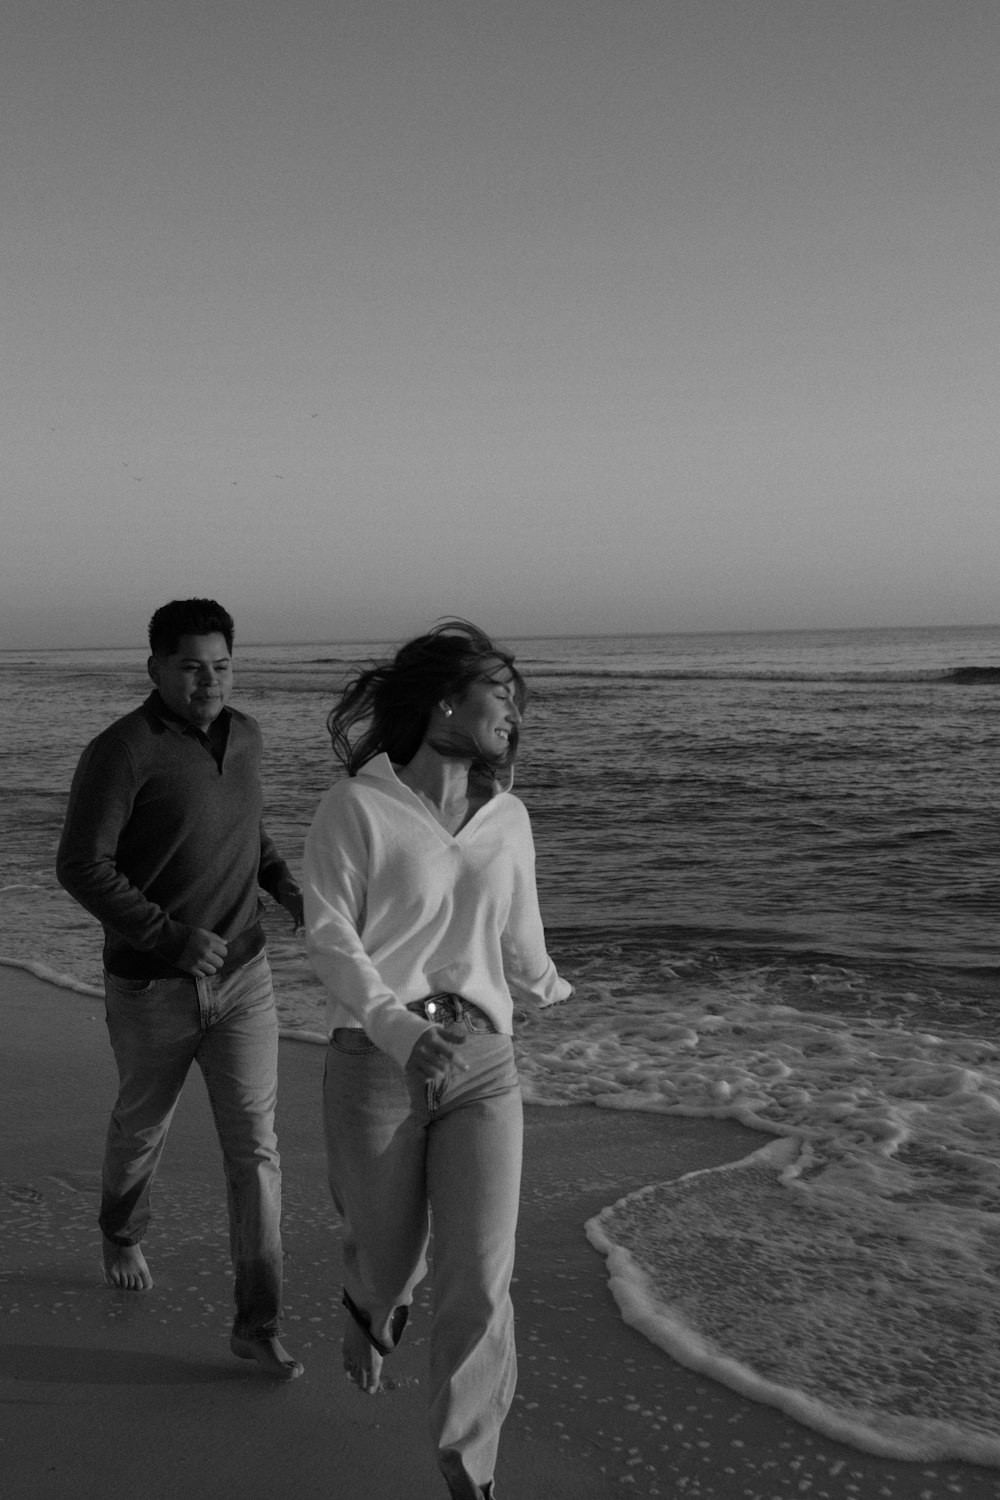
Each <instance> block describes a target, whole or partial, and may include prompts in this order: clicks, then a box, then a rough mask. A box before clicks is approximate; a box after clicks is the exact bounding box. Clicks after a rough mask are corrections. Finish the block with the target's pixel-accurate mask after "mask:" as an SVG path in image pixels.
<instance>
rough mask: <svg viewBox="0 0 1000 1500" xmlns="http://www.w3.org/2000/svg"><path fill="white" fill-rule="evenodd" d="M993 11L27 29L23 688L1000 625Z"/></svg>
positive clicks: (155, 4)
mask: <svg viewBox="0 0 1000 1500" xmlns="http://www.w3.org/2000/svg"><path fill="white" fill-rule="evenodd" d="M998 57H1000V6H998V5H997V4H996V3H995V0H940V3H929V0H678V3H675V0H210V3H206V0H6V4H5V6H4V7H3V16H2V19H0V122H2V139H3V143H4V144H3V151H2V153H0V202H2V204H3V209H2V214H0V320H2V321H0V441H2V450H3V477H2V483H3V491H4V520H3V546H2V548H0V645H3V646H6V647H17V648H22V647H40V646H67V645H80V646H84V645H87V646H89V645H118V644H130V643H133V642H139V643H140V644H141V642H142V640H143V635H144V629H145V623H146V621H147V620H148V617H149V615H150V613H151V612H152V610H153V609H154V608H155V607H156V606H157V605H158V604H161V603H163V602H164V601H165V600H167V599H170V598H177V597H190V596H193V595H202V596H204V595H208V596H211V597H215V598H218V599H220V600H221V601H222V602H223V603H224V604H225V605H226V606H227V608H229V610H230V611H231V612H232V613H233V614H234V616H235V617H236V624H237V635H238V637H240V638H242V639H243V640H244V641H295V640H303V641H305V640H309V641H336V640H352V639H353V640H358V639H367V638H372V637H376V638H378V639H396V638H400V637H402V636H405V635H407V634H412V633H415V632H417V631H419V630H422V629H424V628H426V627H427V626H428V625H429V624H431V623H432V622H433V621H434V620H436V619H439V618H441V617H442V616H445V615H452V614H458V615H462V616H465V617H468V618H472V619H474V620H475V621H477V622H478V623H480V624H482V625H483V626H484V627H485V628H486V629H488V630H493V631H496V632H497V633H498V634H500V635H505V636H516V635H540V634H558V635H564V634H575V633H581V632H585V633H600V632H616V633H617V632H640V633H641V632H648V631H675V630H678V631H683V630H692V631H695V630H737V629H738V630H755V629H784V628H790V629H798V628H832V627H852V626H879V625H901V626H905V625H945V624H987V623H991V622H995V621H996V620H998V619H1000V603H998V600H997V581H998V577H1000V525H998V506H997V493H998V485H1000V401H998V395H1000V389H998V386H1000V274H998V263H997V247H998V245H1000V193H998V188H997V180H998V179H997V163H998V161H1000V69H998V68H997V58H998Z"/></svg>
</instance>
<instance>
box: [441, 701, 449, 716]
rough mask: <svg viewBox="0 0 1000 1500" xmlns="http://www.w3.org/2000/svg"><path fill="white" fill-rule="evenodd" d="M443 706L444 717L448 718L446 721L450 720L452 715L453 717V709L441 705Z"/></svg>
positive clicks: (444, 704)
mask: <svg viewBox="0 0 1000 1500" xmlns="http://www.w3.org/2000/svg"><path fill="white" fill-rule="evenodd" d="M441 706H442V708H443V709H444V716H445V718H446V719H450V718H451V715H452V710H451V708H450V707H449V706H448V704H447V703H443V704H442V705H441Z"/></svg>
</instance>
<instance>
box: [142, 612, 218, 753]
mask: <svg viewBox="0 0 1000 1500" xmlns="http://www.w3.org/2000/svg"><path fill="white" fill-rule="evenodd" d="M148 667H149V675H150V677H151V678H152V679H153V681H154V682H155V683H156V686H157V689H158V691H159V694H160V697H161V698H162V699H163V701H164V703H165V704H166V705H167V707H168V708H169V709H170V710H171V711H172V712H173V713H175V714H176V715H177V716H178V718H181V719H186V720H187V722H188V723H189V724H194V725H196V726H197V727H198V728H199V729H207V728H208V726H209V724H211V722H212V720H213V719H217V718H218V717H219V714H220V713H221V712H222V709H223V707H224V705H225V702H226V699H227V698H228V697H229V693H230V689H231V688H232V685H233V662H232V658H231V656H230V655H229V647H228V646H227V645H226V638H225V636H224V635H221V634H219V633H218V632H216V633H214V634H212V635H182V636H181V638H180V640H179V641H178V642H177V650H176V651H175V652H174V653H173V655H172V656H151V657H150V658H149V662H148Z"/></svg>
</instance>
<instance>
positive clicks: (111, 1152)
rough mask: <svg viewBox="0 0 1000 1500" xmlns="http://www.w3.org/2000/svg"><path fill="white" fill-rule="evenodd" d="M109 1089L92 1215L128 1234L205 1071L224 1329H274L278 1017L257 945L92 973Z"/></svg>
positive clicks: (114, 1232) (138, 1226)
mask: <svg viewBox="0 0 1000 1500" xmlns="http://www.w3.org/2000/svg"><path fill="white" fill-rule="evenodd" d="M104 992H105V1000H106V1011H107V1022H108V1033H109V1035H110V1037H111V1046H112V1048H113V1050H114V1054H115V1061H116V1062H117V1064H118V1077H119V1093H118V1101H117V1103H116V1104H115V1107H114V1110H113V1112H112V1115H111V1122H110V1124H109V1126H108V1135H107V1141H106V1144H105V1153H104V1176H103V1192H102V1197H101V1213H100V1220H99V1222H100V1226H101V1232H102V1233H103V1234H104V1236H105V1237H106V1238H107V1239H109V1240H113V1241H114V1242H115V1244H118V1245H135V1244H138V1243H139V1241H140V1240H141V1239H142V1238H143V1236H144V1234H145V1232H146V1228H147V1226H148V1224H149V1219H150V1207H149V1200H150V1191H151V1189H152V1185H153V1176H154V1174H155V1172H156V1168H157V1164H158V1163H159V1160H160V1155H161V1153H162V1151H163V1145H164V1142H165V1141H166V1138H167V1130H168V1129H169V1126H170V1121H171V1120H172V1118H173V1114H174V1110H175V1108H176V1106H177V1100H178V1099H179V1097H180V1092H181V1089H182V1087H183V1085H184V1080H185V1078H186V1077H187V1074H188V1069H189V1068H190V1066H191V1064H192V1062H195V1061H196V1062H197V1063H198V1066H199V1067H200V1068H201V1071H202V1073H203V1074H204V1077H205V1083H206V1086H207V1088H208V1097H209V1100H210V1102H211V1106H212V1113H213V1115H214V1116H215V1127H216V1130H217V1131H218V1135H219V1143H220V1145H221V1146H222V1156H223V1161H224V1165H225V1173H226V1188H227V1197H228V1207H229V1247H230V1254H231V1256H232V1262H233V1270H234V1272H235V1276H236V1288H235V1298H236V1317H235V1321H234V1324H233V1332H234V1333H237V1334H239V1335H240V1336H241V1337H243V1338H268V1337H270V1336H271V1335H272V1334H277V1333H278V1332H279V1331H280V1329H279V1325H280V1318H281V1229H280V1222H281V1167H280V1164H279V1160H278V1145H277V1138H276V1136H275V1133H274V1107H275V1100H276V1097H277V1088H278V1021H277V1014H276V1011H275V1004H274V990H273V988H272V985H271V970H270V967H269V965H268V962H267V956H266V954H264V953H259V954H258V955H257V956H256V958H253V959H251V960H250V962H249V963H248V964H245V965H244V966H243V968H241V969H235V970H233V972H232V973H230V974H226V975H223V976H222V977H221V978H220V977H218V976H214V977H212V978H209V979H195V978H194V977H193V976H192V977H190V978H177V979H153V980H142V979H119V978H117V977H116V976H115V975H113V974H105V976H104Z"/></svg>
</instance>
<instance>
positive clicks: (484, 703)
mask: <svg viewBox="0 0 1000 1500" xmlns="http://www.w3.org/2000/svg"><path fill="white" fill-rule="evenodd" d="M516 694H517V690H516V686H515V683H514V678H513V675H512V673H511V671H510V668H509V667H505V666H504V665H503V664H502V663H498V664H497V666H496V667H495V668H494V669H493V671H491V672H489V673H488V674H486V673H484V675H483V676H482V677H479V678H477V680H476V681H475V682H474V683H472V685H471V686H470V687H468V688H467V689H466V691H465V692H464V693H463V694H462V696H461V698H453V699H451V700H450V707H451V710H452V713H451V717H450V719H449V720H448V729H449V730H450V732H451V733H452V734H455V735H460V736H462V737H463V738H468V739H471V740H472V741H473V742H474V743H475V746H476V749H477V750H478V751H479V753H480V755H482V757H483V759H484V760H488V761H491V760H501V759H502V758H503V757H504V756H505V755H506V754H507V752H508V750H509V749H510V745H511V736H512V731H513V730H515V729H516V728H517V726H518V725H519V724H520V723H521V720H522V715H521V710H520V709H519V708H518V706H517V696H516Z"/></svg>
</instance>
